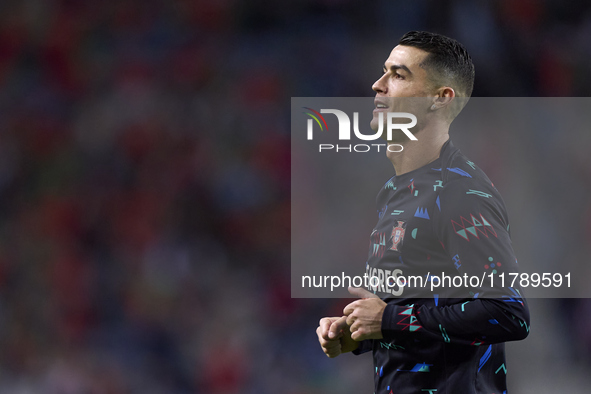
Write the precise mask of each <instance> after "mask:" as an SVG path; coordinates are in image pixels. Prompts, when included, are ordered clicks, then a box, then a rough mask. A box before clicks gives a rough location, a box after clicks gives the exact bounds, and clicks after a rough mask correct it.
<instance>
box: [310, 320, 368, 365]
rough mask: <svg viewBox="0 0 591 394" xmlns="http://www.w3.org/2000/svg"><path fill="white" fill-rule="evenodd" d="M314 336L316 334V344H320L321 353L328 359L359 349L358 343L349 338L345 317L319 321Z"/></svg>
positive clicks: (349, 333) (349, 332)
mask: <svg viewBox="0 0 591 394" xmlns="http://www.w3.org/2000/svg"><path fill="white" fill-rule="evenodd" d="M316 334H318V342H320V347H322V351H324V353H325V354H326V355H327V356H328V357H330V358H334V357H336V356H338V355H339V354H341V353H347V352H351V351H353V350H355V349H357V348H358V347H359V342H356V341H354V340H353V339H352V338H351V331H349V326H348V325H347V316H343V317H325V318H322V319H320V323H319V325H318V328H317V329H316Z"/></svg>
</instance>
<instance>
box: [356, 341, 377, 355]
mask: <svg viewBox="0 0 591 394" xmlns="http://www.w3.org/2000/svg"><path fill="white" fill-rule="evenodd" d="M370 350H373V339H366V340H363V341H361V342H359V347H358V348H357V349H355V350H353V351H352V352H351V353H353V354H354V355H356V356H358V355H360V354H363V353H367V352H369V351H370Z"/></svg>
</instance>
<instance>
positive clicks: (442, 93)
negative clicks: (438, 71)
mask: <svg viewBox="0 0 591 394" xmlns="http://www.w3.org/2000/svg"><path fill="white" fill-rule="evenodd" d="M454 97H456V92H455V90H454V89H453V88H451V87H449V86H444V87H441V88H439V89H438V90H437V93H436V95H435V96H434V97H433V102H432V105H431V110H432V111H437V110H438V109H441V108H445V107H447V106H448V105H450V104H451V102H452V101H453V99H454Z"/></svg>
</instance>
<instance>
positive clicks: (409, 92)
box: [371, 45, 434, 130]
mask: <svg viewBox="0 0 591 394" xmlns="http://www.w3.org/2000/svg"><path fill="white" fill-rule="evenodd" d="M428 55H429V54H428V53H427V52H425V51H423V50H422V49H418V48H414V47H409V46H403V45H398V46H396V47H395V48H394V49H393V50H392V52H390V56H389V57H388V59H387V60H386V62H385V63H384V70H383V71H384V74H383V75H382V76H381V78H380V79H378V80H377V81H376V82H375V83H374V84H373V86H372V89H373V90H374V91H375V92H376V93H377V94H376V98H375V105H376V108H375V109H374V111H373V119H372V121H371V128H372V129H373V130H377V129H378V125H379V124H378V116H379V113H380V112H381V113H383V119H384V123H385V122H386V119H387V113H388V112H410V113H412V114H413V115H415V116H417V117H419V116H420V115H422V114H423V113H424V112H425V111H426V110H427V108H428V107H429V104H428V100H427V99H426V97H429V96H430V95H431V96H433V90H434V89H433V86H432V84H431V83H429V79H428V75H427V70H425V69H424V68H423V67H421V66H420V64H421V63H422V62H423V61H424V60H425V58H426V57H427V56H428ZM396 97H422V99H402V100H398V99H395V98H396ZM423 107H425V108H423ZM384 129H385V127H384Z"/></svg>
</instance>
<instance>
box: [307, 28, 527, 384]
mask: <svg viewBox="0 0 591 394" xmlns="http://www.w3.org/2000/svg"><path fill="white" fill-rule="evenodd" d="M473 81H474V66H473V64H472V60H471V58H470V56H469V55H468V53H467V51H466V50H465V48H464V47H463V46H462V45H461V44H459V43H458V42H456V41H455V40H452V39H450V38H447V37H444V36H441V35H438V34H432V33H427V32H409V33H407V34H405V35H404V36H403V37H402V38H401V39H400V42H399V44H398V46H396V47H395V48H394V49H393V50H392V52H391V53H390V56H389V57H388V59H387V60H386V62H385V64H384V74H383V75H382V77H381V78H380V79H378V80H377V81H376V82H375V84H374V85H373V90H374V91H375V92H376V99H375V104H376V110H375V111H374V118H373V120H372V128H373V129H374V130H376V129H377V128H378V126H379V121H380V119H382V120H383V119H385V118H386V116H384V115H385V113H386V112H400V111H407V112H411V113H413V114H414V115H415V116H416V117H417V119H418V123H417V126H416V127H415V128H414V129H413V133H414V135H415V136H416V137H417V139H418V140H417V141H410V140H409V139H408V138H405V137H401V136H392V138H391V140H389V141H388V145H390V144H394V143H396V144H400V145H402V146H403V150H402V151H401V152H400V149H399V148H397V149H393V150H392V152H390V151H388V153H387V156H388V158H389V159H390V161H391V162H392V164H393V166H394V169H395V173H396V175H395V176H394V177H392V179H390V180H389V181H388V182H387V183H386V184H385V185H384V187H383V188H382V189H381V190H380V192H379V194H378V197H377V209H378V213H379V220H378V223H377V225H376V227H375V228H374V230H373V233H372V235H375V234H378V235H379V237H377V239H380V238H382V239H386V245H385V247H384V248H383V250H382V251H381V252H380V253H376V252H375V251H376V248H373V247H372V248H370V253H369V259H368V261H367V263H366V269H367V274H368V276H369V277H371V276H376V277H378V278H379V283H372V284H371V286H370V289H371V290H372V291H373V293H370V292H369V291H367V290H364V289H361V288H359V289H354V288H350V289H349V291H350V292H351V294H353V295H355V296H357V297H359V298H361V299H360V300H357V301H354V302H352V303H350V304H349V305H347V306H346V307H345V308H344V310H343V316H340V317H327V318H323V319H321V320H320V325H319V327H318V329H317V334H318V339H319V342H320V344H321V347H322V349H323V351H324V352H325V353H326V354H327V356H328V357H336V356H338V355H339V354H341V353H346V352H351V351H352V352H353V353H355V354H360V353H364V352H367V351H370V350H371V351H372V352H373V357H374V364H375V371H374V376H375V393H376V394H377V393H396V394H406V393H409V394H410V393H436V394H442V393H451V394H470V393H483V394H484V393H486V394H491V393H497V394H501V393H505V392H506V390H507V387H506V379H505V376H506V373H507V367H506V365H505V356H504V342H506V341H511V340H520V339H523V338H525V337H526V336H527V335H528V332H529V311H528V308H527V304H526V302H525V299H524V298H523V297H522V296H521V291H520V289H519V288H518V286H514V287H510V286H509V283H505V284H504V287H500V286H499V282H498V281H497V282H496V283H495V284H494V285H493V284H492V283H490V281H489V280H488V278H490V277H492V276H493V275H501V274H503V273H504V274H506V275H507V276H508V275H509V274H510V273H515V272H518V270H517V261H516V259H515V255H514V252H513V249H512V247H511V240H510V235H509V223H508V218H507V214H506V209H505V206H504V203H503V200H502V198H501V196H500V194H499V193H498V191H497V190H496V189H495V187H494V185H493V184H492V183H491V182H490V180H489V179H488V178H487V176H486V175H485V174H484V173H483V172H482V171H481V170H480V169H479V168H478V167H477V166H476V165H475V164H474V163H473V162H472V161H470V160H468V159H467V158H466V157H465V156H464V155H463V154H462V153H460V152H459V150H458V149H457V148H455V147H454V146H453V144H452V142H451V141H450V140H449V135H448V132H449V126H450V123H451V122H452V121H453V119H454V118H455V117H456V116H457V115H458V113H459V112H460V111H461V110H462V108H463V106H464V105H465V104H466V101H467V99H468V98H469V97H470V95H471V93H472V86H473ZM380 112H381V113H382V116H381V117H380V116H379V115H380ZM372 239H374V238H373V237H372ZM444 272H445V273H447V274H448V275H451V274H454V275H460V276H462V275H468V276H470V277H472V276H477V277H478V278H480V277H483V278H487V280H486V281H483V283H479V284H477V285H475V286H473V287H471V288H470V289H466V288H461V287H459V286H453V285H448V286H447V288H441V289H438V291H437V294H429V297H430V298H426V296H425V292H424V290H423V289H422V288H420V286H415V287H413V286H402V285H400V283H398V284H397V285H396V284H394V282H395V280H396V276H397V275H408V274H414V273H420V274H421V275H424V276H425V277H426V279H427V280H429V279H430V280H433V281H434V280H435V279H433V277H431V276H430V274H429V273H431V274H433V275H437V274H441V273H444ZM425 273H426V274H425ZM387 278H389V279H390V280H389V281H388V280H387ZM497 279H498V277H497ZM386 281H388V282H390V283H384V282H386ZM390 285H392V286H390ZM398 285H400V286H398ZM374 293H375V294H379V296H380V297H378V296H377V295H374Z"/></svg>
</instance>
